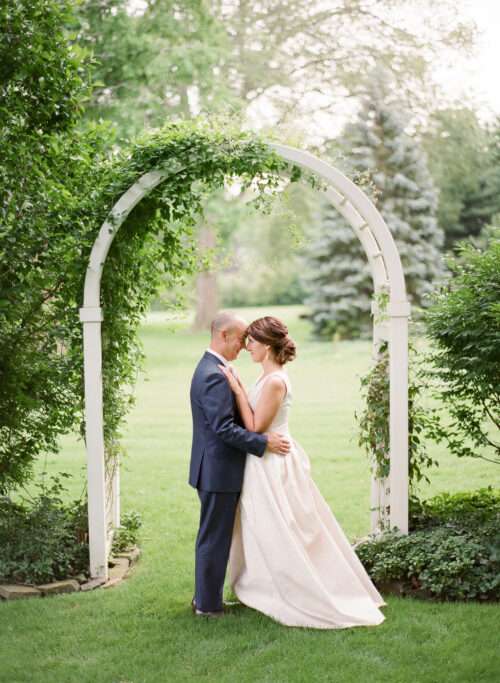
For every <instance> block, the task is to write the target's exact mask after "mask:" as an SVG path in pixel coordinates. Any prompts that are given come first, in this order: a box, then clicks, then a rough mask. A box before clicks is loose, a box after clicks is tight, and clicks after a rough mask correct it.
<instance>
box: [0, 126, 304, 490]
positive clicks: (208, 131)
mask: <svg viewBox="0 0 500 683" xmlns="http://www.w3.org/2000/svg"><path fill="white" fill-rule="evenodd" d="M103 135H104V133H103V130H102V127H99V126H95V127H89V128H88V129H86V130H81V131H76V130H75V131H74V133H73V136H72V137H71V139H69V138H68V137H66V138H63V137H61V138H57V137H53V138H52V139H51V140H50V150H49V151H50V155H49V157H47V158H50V168H49V167H48V170H47V173H50V172H52V173H53V174H54V177H56V171H57V178H58V180H57V183H54V184H53V186H51V193H52V194H51V196H50V197H48V198H47V199H45V198H44V197H41V198H40V203H39V206H41V207H43V210H41V211H40V210H39V209H38V205H37V207H36V213H35V211H34V210H33V211H32V212H31V213H30V207H29V206H27V208H25V209H24V214H23V215H22V216H21V217H19V216H17V217H14V218H13V219H12V222H11V224H10V227H9V230H10V231H11V232H10V233H9V240H11V242H12V244H13V245H14V244H15V252H14V251H13V250H12V249H11V254H13V253H15V258H16V259H18V260H17V261H12V256H11V262H10V263H9V264H8V265H9V269H10V270H12V272H13V273H14V272H17V273H19V278H18V280H19V282H17V283H16V285H17V287H18V289H17V290H16V292H15V293H14V291H13V292H12V296H11V295H9V306H10V308H9V320H8V327H5V334H4V336H5V339H4V340H3V342H2V344H3V348H5V349H6V353H5V354H4V356H2V359H3V360H2V363H3V362H4V361H5V363H4V367H3V368H2V370H3V378H4V380H5V382H4V393H3V394H2V395H1V396H0V408H1V409H2V411H3V412H4V413H5V414H6V415H8V416H9V419H8V424H6V425H4V427H2V447H1V449H0V492H1V491H7V490H8V489H9V488H11V487H12V486H15V485H17V484H20V483H22V482H23V481H25V480H26V478H27V477H28V476H29V474H30V470H31V467H32V463H33V461H34V460H35V459H36V457H37V456H38V455H39V454H40V453H42V452H56V451H57V450H58V437H59V435H60V434H63V433H66V432H68V431H70V430H72V429H74V428H79V429H80V432H81V434H82V435H83V434H84V424H83V420H84V417H83V415H84V413H83V397H84V391H83V349H82V345H83V340H82V326H81V323H80V320H79V308H80V306H81V305H82V301H83V286H84V280H85V273H86V269H87V265H88V260H89V256H90V251H91V249H92V246H93V243H94V241H95V238H96V236H97V234H98V232H99V229H100V227H101V225H102V224H103V222H104V221H105V220H106V219H109V212H110V211H111V209H112V207H113V206H114V204H115V203H116V202H117V200H118V199H119V198H120V197H121V196H122V194H123V193H124V192H126V191H127V190H128V189H129V188H130V187H131V186H132V185H133V184H134V183H135V182H136V181H137V180H138V179H139V178H140V177H141V176H142V175H143V174H144V173H147V172H148V171H151V170H154V169H165V170H167V177H166V178H165V180H164V181H163V182H162V183H161V184H160V185H159V186H157V187H156V188H155V189H154V190H153V191H152V192H151V193H150V194H149V195H147V196H146V197H144V199H143V200H142V201H141V202H140V203H139V204H138V205H137V206H136V207H135V208H134V209H133V211H132V212H131V213H130V215H129V216H128V217H127V219H126V220H125V222H124V223H123V225H122V226H121V227H120V229H119V230H118V233H117V235H116V237H115V239H114V241H113V244H112V246H111V249H110V252H109V255H108V258H107V261H106V266H105V268H104V272H103V278H102V288H101V305H102V307H103V311H104V322H103V326H102V339H103V391H104V423H105V427H104V429H105V441H106V448H107V451H108V452H109V453H113V452H116V450H117V440H118V439H119V429H120V424H121V423H122V421H123V418H124V416H125V415H126V413H127V411H128V410H129V408H130V406H131V404H132V403H133V391H132V387H133V385H134V383H135V380H136V377H137V372H138V368H139V367H140V364H141V360H142V350H141V346H140V342H139V339H138V334H137V333H138V326H139V323H140V320H141V318H142V316H143V314H144V313H145V312H146V311H147V310H148V307H149V303H150V301H151V298H152V297H153V295H154V294H155V292H156V290H157V287H158V285H159V283H160V280H161V279H163V282H164V281H165V278H167V281H170V282H171V283H172V284H174V283H175V282H178V281H181V280H182V279H183V277H184V276H185V275H186V274H187V273H190V272H192V271H193V270H194V269H195V267H196V245H195V236H194V233H193V229H194V226H195V224H196V221H197V219H198V218H199V216H200V214H201V213H202V211H203V200H204V198H205V196H206V194H207V193H210V192H212V191H214V190H215V189H217V188H221V187H223V186H224V183H225V182H226V180H228V179H233V178H238V180H239V182H240V183H242V185H243V187H244V188H245V187H247V186H250V185H251V186H252V187H253V189H254V191H256V193H257V197H258V198H257V201H256V202H255V203H256V204H258V205H260V208H261V209H263V210H266V207H268V206H269V202H271V201H272V200H273V197H274V196H275V195H276V193H277V192H278V190H279V189H280V187H281V186H282V184H283V178H284V177H286V178H287V179H288V180H289V181H290V182H295V181H298V180H299V179H300V178H301V171H300V170H299V168H298V167H296V166H294V165H292V164H289V163H287V162H285V161H284V160H283V159H282V158H281V157H279V156H278V155H277V154H275V153H274V152H273V151H272V150H271V148H270V147H269V146H268V144H266V143H265V142H263V141H262V140H260V139H259V138H258V137H256V136H255V135H254V134H251V133H243V132H241V131H240V130H237V129H235V128H234V127H231V126H229V125H220V124H215V123H214V121H207V120H203V119H200V120H197V121H190V122H180V123H173V124H168V125H166V126H165V127H164V128H163V129H161V130H158V131H155V132H153V133H150V134H148V135H144V136H143V137H141V138H140V139H138V140H136V141H135V142H134V143H132V144H130V145H129V146H128V147H127V148H126V149H124V150H122V151H120V152H117V153H112V154H109V152H108V151H107V149H108V147H107V145H105V144H103V140H102V138H103ZM59 179H60V180H59ZM309 181H310V182H311V184H313V185H315V180H314V179H313V178H309ZM45 206H46V207H48V208H47V209H45ZM44 211H45V213H44ZM20 218H21V219H20ZM35 243H36V247H35V246H34V245H35ZM33 259H36V262H34V261H33ZM16 264H17V265H16ZM33 264H35V265H36V271H34V270H33V268H34V265H33ZM28 265H30V268H31V270H29V271H28V270H26V268H27V266H28ZM25 270H26V273H27V274H28V272H29V277H30V278H31V279H28V276H25V275H24V271H25ZM9 272H10V271H9ZM33 273H35V274H36V277H34V276H33ZM23 287H24V289H22V288H23ZM28 367H29V368H30V369H31V372H30V373H28V374H27V373H26V368H28ZM27 383H28V384H29V386H28V384H27ZM3 437H5V438H3Z"/></svg>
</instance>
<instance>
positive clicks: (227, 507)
mask: <svg viewBox="0 0 500 683" xmlns="http://www.w3.org/2000/svg"><path fill="white" fill-rule="evenodd" d="M198 496H199V498H200V503H201V510H200V528H199V530H198V535H197V537H196V557H195V584H196V585H195V600H196V607H197V608H198V609H200V610H202V611H203V612H218V611H219V610H222V608H223V607H222V605H223V601H222V594H223V590H224V578H225V576H226V569H227V563H228V560H229V550H230V548H231V538H232V535H233V526H234V518H235V515H236V506H237V504H238V499H239V496H240V494H239V493H214V492H211V491H200V490H199V489H198Z"/></svg>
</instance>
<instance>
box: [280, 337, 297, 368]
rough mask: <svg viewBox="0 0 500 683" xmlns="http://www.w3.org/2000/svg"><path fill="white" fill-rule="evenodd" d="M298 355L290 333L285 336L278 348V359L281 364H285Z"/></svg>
mask: <svg viewBox="0 0 500 683" xmlns="http://www.w3.org/2000/svg"><path fill="white" fill-rule="evenodd" d="M296 355H297V347H296V346H295V342H294V341H293V339H291V338H290V337H289V336H288V334H287V335H286V336H285V337H283V341H282V342H281V344H280V346H279V348H276V360H277V361H278V363H279V364H280V365H284V364H285V363H288V362H289V361H291V360H293V359H294V358H295V357H296Z"/></svg>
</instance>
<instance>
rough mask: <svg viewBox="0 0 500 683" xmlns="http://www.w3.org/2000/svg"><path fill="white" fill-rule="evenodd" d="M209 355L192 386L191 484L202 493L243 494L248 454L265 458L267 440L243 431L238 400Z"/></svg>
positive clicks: (212, 357) (200, 367) (196, 371)
mask: <svg viewBox="0 0 500 683" xmlns="http://www.w3.org/2000/svg"><path fill="white" fill-rule="evenodd" d="M219 364H220V361H219V359H218V358H216V356H214V355H212V354H211V353H209V352H208V351H207V352H205V354H204V356H203V357H202V358H201V360H200V362H199V363H198V365H197V367H196V370H195V372H194V375H193V379H192V382H191V392H190V393H191V413H192V416H193V445H192V448H191V464H190V468H189V483H190V485H191V486H194V487H195V488H197V489H200V490H202V491H212V492H230V491H232V492H238V491H241V486H242V483H243V473H244V469H245V459H246V454H247V453H252V454H253V455H257V456H262V455H263V454H264V451H265V449H266V446H267V437H265V436H264V435H263V434H258V433H257V432H250V431H248V430H246V429H244V428H243V427H242V426H241V423H240V416H239V413H238V409H237V405H236V398H235V396H234V394H233V392H232V390H231V387H230V386H229V382H228V381H227V379H226V377H225V376H224V373H223V372H222V370H221V369H220V368H219V367H218V365H219Z"/></svg>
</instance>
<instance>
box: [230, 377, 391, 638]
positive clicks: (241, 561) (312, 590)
mask: <svg viewBox="0 0 500 683" xmlns="http://www.w3.org/2000/svg"><path fill="white" fill-rule="evenodd" d="M271 375H279V376H280V377H281V378H282V379H283V381H284V382H285V384H286V394H285V397H284V398H283V401H282V403H281V406H280V408H279V410H278V413H277V414H276V417H275V418H274V420H273V422H272V424H271V426H270V427H269V431H273V432H279V433H282V434H286V435H287V436H288V437H289V438H290V442H291V449H290V452H289V454H288V455H286V456H281V455H276V454H275V453H271V452H270V451H269V450H266V452H265V453H264V455H263V456H262V457H261V458H256V457H254V456H248V457H247V461H246V466H245V477H244V481H243V488H242V491H241V496H240V501H239V504H238V509H237V513H236V520H235V525H234V531H233V538H232V544H231V553H230V560H229V578H230V583H231V587H232V589H233V591H234V593H235V595H236V596H237V597H238V599H239V600H240V601H241V602H242V603H243V604H245V605H247V606H248V607H253V608H254V609H256V610H258V611H259V612H263V613H264V614H267V615H268V616H269V617H272V618H273V619H275V620H276V621H278V622H280V623H282V624H285V625H286V626H302V627H310V628H322V629H340V628H348V627H351V626H375V625H377V624H380V623H382V622H383V621H384V619H385V617H384V615H383V614H382V612H381V611H380V610H379V609H378V608H379V607H382V606H384V605H385V602H384V600H383V598H382V596H381V595H380V593H379V592H378V591H377V589H376V588H375V586H374V585H373V583H372V582H371V579H370V577H369V576H368V574H367V572H366V570H365V569H364V567H363V565H362V564H361V562H360V560H359V559H358V557H357V555H356V553H355V552H354V550H353V549H352V547H351V545H350V543H349V541H348V539H347V537H346V536H345V534H344V532H343V531H342V529H341V528H340V526H339V524H338V522H337V521H336V519H335V517H334V515H333V513H332V512H331V510H330V508H329V507H328V505H327V503H326V501H325V500H324V499H323V497H322V495H321V493H320V492H319V490H318V488H317V487H316V485H315V483H314V482H313V480H312V478H311V473H310V463H309V458H308V457H307V454H306V453H305V451H304V450H303V449H302V448H301V446H300V445H299V444H298V443H297V442H296V441H294V440H293V438H292V437H291V436H290V432H289V428H288V411H289V408H290V404H291V398H292V397H291V386H290V380H289V378H288V375H287V373H286V372H285V371H283V370H278V371H276V372H272V373H269V374H268V375H266V376H263V377H261V378H260V379H258V380H257V382H256V383H255V384H254V385H253V387H252V388H251V389H250V391H249V395H248V399H249V402H250V405H251V406H252V409H255V406H256V404H257V401H258V399H259V396H260V393H261V391H262V387H263V386H264V384H265V381H266V380H267V379H268V378H269V377H270V376H271Z"/></svg>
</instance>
